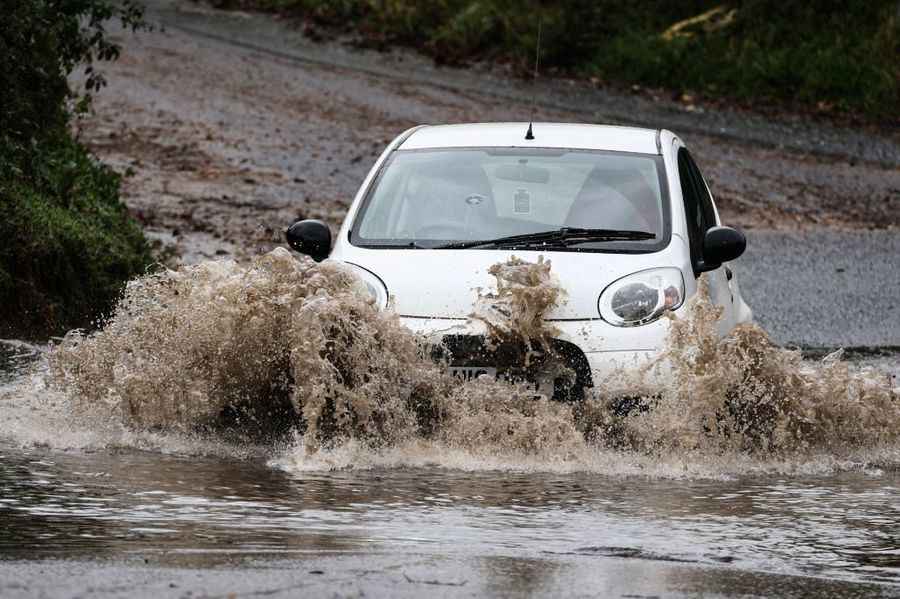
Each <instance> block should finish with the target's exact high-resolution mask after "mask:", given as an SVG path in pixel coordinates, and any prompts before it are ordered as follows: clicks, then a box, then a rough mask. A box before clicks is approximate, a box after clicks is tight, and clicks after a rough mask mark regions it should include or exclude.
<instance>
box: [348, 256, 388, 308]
mask: <svg viewBox="0 0 900 599" xmlns="http://www.w3.org/2000/svg"><path fill="white" fill-rule="evenodd" d="M344 266H346V267H347V269H348V270H349V271H350V272H352V273H353V274H354V275H355V276H356V277H357V278H358V279H359V280H360V282H361V283H362V285H360V287H359V289H360V291H362V292H363V293H366V294H368V295H369V296H370V297H371V298H372V301H373V302H375V306H376V307H377V308H378V309H379V310H384V309H385V308H387V305H388V290H387V287H385V285H384V283H383V282H382V281H381V279H379V278H378V277H377V276H376V275H375V274H374V273H372V272H369V271H368V270H366V269H365V268H363V267H362V266H357V265H356V264H351V263H350V262H344Z"/></svg>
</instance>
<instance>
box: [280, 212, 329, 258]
mask: <svg viewBox="0 0 900 599" xmlns="http://www.w3.org/2000/svg"><path fill="white" fill-rule="evenodd" d="M284 236H285V238H287V242H288V245H289V246H291V247H292V248H293V249H295V250H297V251H298V252H300V253H301V254H306V255H307V256H309V257H310V258H312V259H313V260H315V261H316V262H321V261H322V260H324V259H325V258H327V257H328V254H330V253H331V229H329V228H328V225H326V224H325V223H323V222H322V221H320V220H313V219H309V220H298V221H297V222H295V223H294V224H293V225H291V226H290V227H289V228H288V230H287V231H286V232H285V234H284Z"/></svg>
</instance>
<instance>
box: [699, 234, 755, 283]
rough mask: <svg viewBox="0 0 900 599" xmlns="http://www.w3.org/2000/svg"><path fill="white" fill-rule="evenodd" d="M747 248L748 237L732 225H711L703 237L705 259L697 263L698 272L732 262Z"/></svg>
mask: <svg viewBox="0 0 900 599" xmlns="http://www.w3.org/2000/svg"><path fill="white" fill-rule="evenodd" d="M745 249H747V238H746V237H744V234H743V233H741V232H740V231H738V230H737V229H732V228H731V227H710V228H709V230H707V231H706V235H705V236H704V237H703V261H702V262H701V263H700V264H699V265H697V272H698V273H701V272H706V271H708V270H715V269H716V268H719V267H720V266H722V263H723V262H730V261H732V260H734V259H736V258H738V257H740V255H741V254H743V253H744V250H745Z"/></svg>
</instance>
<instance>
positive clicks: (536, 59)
mask: <svg viewBox="0 0 900 599" xmlns="http://www.w3.org/2000/svg"><path fill="white" fill-rule="evenodd" d="M543 25H544V13H543V12H542V13H541V15H540V17H538V36H537V48H536V49H535V51H534V77H533V78H532V81H531V86H532V87H531V118H530V119H529V121H528V131H526V132H525V139H528V140H532V139H534V127H533V126H534V103H535V100H536V97H537V94H536V90H535V86H536V85H537V77H538V67H539V66H540V64H541V29H543Z"/></svg>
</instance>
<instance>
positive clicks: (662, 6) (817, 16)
mask: <svg viewBox="0 0 900 599" xmlns="http://www.w3.org/2000/svg"><path fill="white" fill-rule="evenodd" d="M212 1H213V4H215V5H217V6H219V7H223V8H245V9H260V10H267V11H276V12H279V13H282V14H288V15H293V16H296V17H298V18H300V19H303V20H304V21H306V23H307V24H308V27H311V28H314V27H315V26H326V27H330V28H339V29H341V30H344V31H351V32H353V33H357V34H360V35H361V36H362V39H363V40H364V41H365V42H366V43H368V44H374V45H376V46H382V47H385V46H387V45H390V44H399V45H406V46H412V47H415V48H417V49H419V50H421V51H424V52H426V53H428V54H430V55H431V56H433V57H434V58H435V59H436V60H438V61H439V62H444V63H450V64H462V63H465V62H468V61H471V60H482V59H490V60H499V61H506V62H509V63H511V64H513V65H514V66H515V67H517V68H519V69H521V71H522V72H523V73H527V72H528V68H529V66H530V64H531V62H532V61H533V59H534V53H535V52H534V50H535V45H536V38H537V29H538V20H539V18H542V19H543V40H542V63H543V64H544V65H545V67H547V68H548V69H551V70H554V69H555V70H558V71H561V72H563V73H566V74H574V75H578V76H584V77H591V78H596V79H597V80H598V81H600V82H611V83H619V84H631V85H634V84H639V85H643V86H650V87H662V88H667V89H670V90H673V91H674V92H675V93H679V94H682V93H684V94H691V95H693V94H698V95H702V96H705V97H709V98H731V99H734V100H738V101H741V102H744V103H748V104H752V103H760V104H775V105H791V106H792V107H794V108H797V109H801V110H809V109H812V110H815V111H818V112H842V113H855V114H857V115H863V116H865V117H866V118H868V119H873V118H874V119H876V120H889V121H894V122H896V121H897V119H898V112H900V111H898V107H900V59H898V57H900V4H898V3H897V1H896V0H850V1H846V0H818V1H816V2H809V1H808V0H732V1H730V2H724V3H723V2H722V0H682V1H679V2H653V1H650V0H637V1H633V2H622V1H621V0H543V1H541V0H525V1H518V0H440V1H436V2H417V1H415V0H212ZM313 31H314V29H313Z"/></svg>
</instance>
